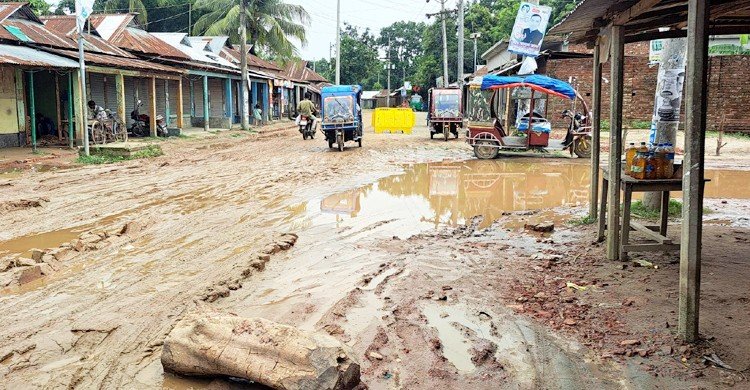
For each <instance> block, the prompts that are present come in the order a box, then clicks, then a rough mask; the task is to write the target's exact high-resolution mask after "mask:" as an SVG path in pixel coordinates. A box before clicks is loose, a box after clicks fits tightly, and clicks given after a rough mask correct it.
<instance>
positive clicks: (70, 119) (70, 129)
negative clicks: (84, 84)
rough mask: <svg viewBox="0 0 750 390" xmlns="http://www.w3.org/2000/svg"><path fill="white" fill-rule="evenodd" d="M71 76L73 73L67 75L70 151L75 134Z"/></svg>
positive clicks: (73, 143)
mask: <svg viewBox="0 0 750 390" xmlns="http://www.w3.org/2000/svg"><path fill="white" fill-rule="evenodd" d="M73 74H75V72H70V73H68V146H69V147H70V148H71V149H72V148H73V146H74V145H75V135H74V134H75V133H74V132H73V124H74V123H75V120H74V119H73Z"/></svg>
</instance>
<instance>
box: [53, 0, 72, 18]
mask: <svg viewBox="0 0 750 390" xmlns="http://www.w3.org/2000/svg"><path fill="white" fill-rule="evenodd" d="M66 11H67V12H68V13H74V12H75V11H76V3H75V0H60V1H59V2H58V3H57V5H56V6H55V12H53V13H54V14H55V15H65V12H66Z"/></svg>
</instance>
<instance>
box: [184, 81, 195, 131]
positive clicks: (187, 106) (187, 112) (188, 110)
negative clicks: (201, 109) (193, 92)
mask: <svg viewBox="0 0 750 390" xmlns="http://www.w3.org/2000/svg"><path fill="white" fill-rule="evenodd" d="M191 103H192V102H191V100H190V80H188V79H182V114H183V115H184V116H185V117H190V116H191V115H193V106H192V104H191ZM186 123H189V122H186Z"/></svg>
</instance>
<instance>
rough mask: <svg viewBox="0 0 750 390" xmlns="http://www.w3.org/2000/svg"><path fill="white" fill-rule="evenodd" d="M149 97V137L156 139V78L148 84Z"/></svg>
mask: <svg viewBox="0 0 750 390" xmlns="http://www.w3.org/2000/svg"><path fill="white" fill-rule="evenodd" d="M148 89H149V95H150V96H151V101H150V102H149V106H148V114H149V123H148V125H149V129H150V130H151V136H152V137H156V77H151V82H150V83H149V87H148Z"/></svg>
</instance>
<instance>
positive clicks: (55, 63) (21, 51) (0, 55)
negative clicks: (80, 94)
mask: <svg viewBox="0 0 750 390" xmlns="http://www.w3.org/2000/svg"><path fill="white" fill-rule="evenodd" d="M0 64H10V65H19V66H31V67H33V66H41V67H46V68H49V67H53V68H77V67H78V61H74V60H71V59H69V58H65V57H60V56H57V55H54V54H51V53H47V52H44V51H41V50H36V49H33V48H30V47H27V46H13V45H2V44H0Z"/></svg>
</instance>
